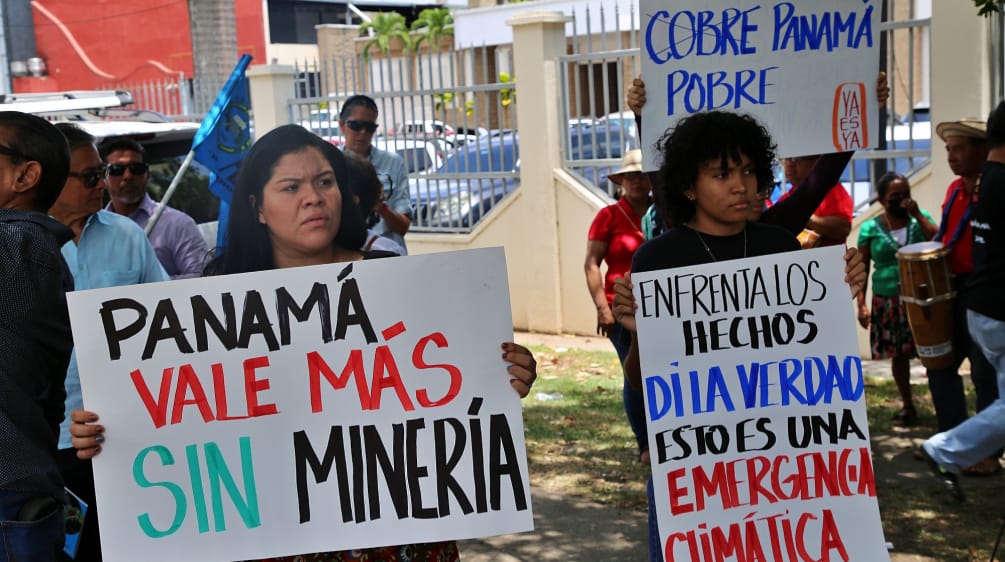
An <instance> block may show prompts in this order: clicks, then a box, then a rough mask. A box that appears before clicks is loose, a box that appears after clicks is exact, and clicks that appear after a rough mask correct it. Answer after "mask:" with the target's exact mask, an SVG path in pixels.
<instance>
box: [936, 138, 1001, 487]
mask: <svg viewBox="0 0 1005 562" xmlns="http://www.w3.org/2000/svg"><path fill="white" fill-rule="evenodd" d="M986 131H987V129H986V124H985V122H984V121H983V120H980V119H961V120H959V121H947V122H943V123H939V124H938V125H937V126H936V127H935V132H936V134H938V135H939V138H941V139H942V141H943V142H945V143H946V155H947V158H948V161H949V168H950V169H951V170H952V171H953V173H954V174H956V175H957V176H958V177H957V178H956V179H955V180H953V182H952V183H950V184H949V187H948V188H947V189H946V198H945V201H944V202H943V203H942V221H941V222H940V225H939V232H938V233H937V234H936V236H935V240H936V241H938V242H941V243H942V244H943V245H944V246H946V247H948V248H950V253H949V269H950V271H951V272H952V274H953V276H954V279H953V287H954V288H955V289H956V291H957V296H956V299H955V301H954V302H953V353H954V355H955V361H954V366H953V367H951V368H949V369H928V388H929V390H930V391H931V393H932V403H933V405H934V406H935V415H936V418H937V420H938V426H939V431H947V430H949V429H951V428H953V427H955V426H957V425H959V424H960V423H962V422H963V421H964V420H965V419H967V402H966V397H965V396H964V394H963V380H962V379H961V378H960V376H959V366H960V364H961V363H962V362H963V360H964V359H966V358H969V359H970V378H971V380H972V381H973V383H974V390H975V391H976V394H977V411H981V410H983V409H984V408H985V407H986V406H988V405H989V404H991V403H992V402H994V401H995V400H996V399H997V398H998V386H997V380H996V377H995V371H994V368H993V367H992V366H991V364H990V363H988V361H987V359H986V358H985V357H984V355H983V354H982V353H981V352H980V350H978V349H976V347H975V346H973V345H972V343H971V340H970V333H969V332H968V331H967V320H966V306H965V303H966V294H965V285H966V281H967V278H968V277H969V275H970V273H971V271H972V270H973V234H972V232H971V231H970V201H971V198H972V194H973V192H974V188H975V186H976V185H977V182H978V179H979V178H980V173H981V167H982V166H983V165H984V161H985V159H986V158H987V155H988V146H987V132H986ZM999 453H1000V452H999ZM998 456H999V455H994V456H993V458H987V459H984V460H982V461H980V462H978V463H977V464H975V465H974V466H971V467H967V468H965V469H963V473H964V474H970V475H977V476H980V475H988V474H994V473H995V472H998V471H999V470H1000V469H1001V466H1000V465H999V463H998V458H997V457H998Z"/></svg>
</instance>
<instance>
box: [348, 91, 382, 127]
mask: <svg viewBox="0 0 1005 562" xmlns="http://www.w3.org/2000/svg"><path fill="white" fill-rule="evenodd" d="M356 106H361V107H365V108H366V109H369V110H370V111H372V112H373V113H374V115H380V112H379V111H377V102H375V101H373V98H371V97H370V96H364V95H363V94H357V95H355V96H352V97H351V98H349V99H347V100H345V103H343V104H342V109H341V110H339V112H338V118H339V119H341V120H343V121H345V120H346V119H348V118H349V114H350V113H352V108H354V107H356Z"/></svg>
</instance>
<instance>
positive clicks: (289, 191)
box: [70, 125, 537, 562]
mask: <svg viewBox="0 0 1005 562" xmlns="http://www.w3.org/2000/svg"><path fill="white" fill-rule="evenodd" d="M308 217H310V218H311V219H312V220H310V221H305V220H304V219H306V218H308ZM229 220H230V223H229V226H228V229H227V238H228V243H227V244H226V245H225V248H226V251H225V252H224V253H223V255H221V256H218V257H216V258H214V260H213V261H212V262H211V263H210V264H209V265H208V266H207V272H208V273H209V274H214V275H217V274H233V273H248V272H252V271H264V270H272V269H284V268H288V267H299V266H308V265H322V264H329V263H345V262H353V261H358V260H364V259H373V258H380V257H387V256H389V255H391V254H389V253H387V252H373V251H366V252H364V251H360V250H359V249H358V248H359V247H360V246H361V245H362V244H363V241H364V240H365V228H364V226H363V223H362V219H361V217H360V216H359V211H358V210H357V209H356V206H355V204H354V203H353V200H352V192H351V191H350V189H349V178H348V174H347V170H346V165H345V158H344V156H343V155H342V153H341V152H339V150H338V149H336V148H335V147H334V146H332V145H331V144H329V143H328V142H327V141H324V140H322V139H321V138H320V137H318V136H317V135H315V134H313V133H311V132H309V131H307V130H306V129H303V128H302V127H300V126H297V125H285V126H282V127H279V128H276V129H273V130H272V131H270V132H268V133H266V134H265V135H264V136H262V137H261V138H260V139H258V141H256V142H255V144H254V145H253V146H252V147H251V150H250V151H249V152H248V156H247V158H246V159H245V160H244V163H243V165H242V166H241V171H240V172H239V173H238V177H237V184H236V186H235V190H234V198H233V207H232V208H231V212H230V219H229ZM230 240H234V241H237V240H240V241H241V243H240V244H231V243H230V242H229V241H230ZM502 351H503V360H505V361H506V362H508V363H509V364H510V365H509V367H508V376H509V377H510V384H511V385H512V386H513V389H514V390H515V391H516V392H517V393H518V394H519V395H520V396H521V397H524V396H526V395H527V393H528V392H530V387H531V385H532V384H533V383H534V379H536V378H537V366H536V362H535V361H534V357H533V356H532V355H531V353H530V351H528V350H527V349H526V348H525V347H523V346H520V345H517V344H515V343H512V342H505V343H503V344H502ZM71 421H72V423H71V426H70V433H71V435H73V446H74V447H75V448H76V449H77V455H78V456H79V457H80V458H84V459H86V458H92V457H94V455H96V454H98V453H100V451H101V443H102V442H103V441H104V428H103V427H101V426H100V425H96V422H97V421H98V416H97V415H96V414H95V413H93V412H88V411H86V410H76V411H74V412H73V413H72V415H71ZM360 559H363V560H381V561H384V562H399V561H400V562H406V561H415V562H419V561H425V560H436V561H442V562H449V561H456V560H458V559H459V558H458V554H457V545H456V544H455V543H454V541H445V542H439V543H430V544H414V545H407V547H401V546H396V547H381V548H369V549H363V550H354V551H346V552H329V553H319V554H307V555H299V556H287V557H282V558H276V559H269V560H275V561H285V562H293V561H295V560H296V561H300V560H324V561H326V562H329V561H333V562H342V561H344V562H349V561H353V560H360Z"/></svg>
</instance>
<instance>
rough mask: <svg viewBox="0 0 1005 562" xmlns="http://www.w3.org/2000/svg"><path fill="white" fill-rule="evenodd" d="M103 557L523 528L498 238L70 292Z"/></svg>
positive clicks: (365, 543) (233, 553)
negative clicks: (380, 256)
mask: <svg viewBox="0 0 1005 562" xmlns="http://www.w3.org/2000/svg"><path fill="white" fill-rule="evenodd" d="M69 305H70V315H71V320H72V324H73V333H74V342H75V345H76V348H77V357H78V361H79V365H80V373H81V383H82V390H83V393H84V403H85V405H86V407H87V408H88V409H90V410H93V411H95V412H97V413H99V415H100V416H101V423H102V424H104V425H105V427H106V434H107V443H106V444H105V446H104V448H103V451H102V453H101V454H100V455H99V456H98V457H97V458H96V459H95V461H94V472H95V488H96V492H97V499H98V501H97V506H98V511H99V513H100V516H101V539H102V541H101V542H102V550H103V553H104V558H105V560H107V561H110V562H115V561H119V560H122V561H125V560H130V561H133V560H146V559H149V556H150V553H151V552H156V553H157V556H156V558H157V559H158V560H200V561H214V560H218V561H223V560H241V559H250V558H260V557H266V556H277V555H284V554H297V553H303V552H314V551H329V550H340V549H349V548H362V547H369V546H381V545H388V544H408V543H413V542H429V541H435V540H443V539H452V538H470V537H477V536H486V535H495V534H501V533H511V532H519V531H526V530H530V529H532V528H533V521H532V515H531V509H530V494H529V485H528V479H527V462H526V453H525V447H524V440H523V424H522V418H521V412H520V403H519V402H520V401H519V397H518V396H517V394H516V392H514V391H513V389H512V388H511V386H510V384H509V378H510V377H509V375H508V373H507V371H506V368H507V364H506V363H505V362H504V361H503V360H502V358H501V356H502V351H501V349H500V344H501V343H502V342H503V341H507V340H511V339H512V335H513V332H512V323H511V319H510V305H509V296H508V290H507V284H506V267H505V258H504V256H503V252H502V250H501V249H490V250H477V251H467V252H455V253H448V254H434V255H428V256H413V257H408V258H395V259H385V260H372V261H363V262H354V263H351V264H334V265H329V266H319V267H313V268H298V269H287V270H274V271H267V272H260V273H253V274H245V275H236V276H224V277H211V278H205V279H196V280H188V281H175V282H170V283H159V284H152V285H138V286H133V287H117V288H115V289H108V290H96V291H85V292H81V293H73V294H71V295H69Z"/></svg>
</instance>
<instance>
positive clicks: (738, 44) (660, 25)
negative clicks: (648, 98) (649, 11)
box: [645, 6, 761, 64]
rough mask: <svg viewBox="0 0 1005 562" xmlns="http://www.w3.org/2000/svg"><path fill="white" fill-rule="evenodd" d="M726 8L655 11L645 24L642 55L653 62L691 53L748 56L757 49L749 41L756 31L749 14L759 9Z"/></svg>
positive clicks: (660, 62) (667, 60)
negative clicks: (647, 56) (644, 49)
mask: <svg viewBox="0 0 1005 562" xmlns="http://www.w3.org/2000/svg"><path fill="white" fill-rule="evenodd" d="M760 9H761V7H760V6H754V7H753V8H749V9H747V10H742V11H741V10H739V9H737V8H726V9H724V10H722V11H721V12H715V11H712V10H701V11H699V12H697V13H695V12H690V11H687V10H682V11H679V12H674V13H673V14H672V15H671V14H670V12H668V11H666V10H659V11H657V12H656V13H655V14H653V16H652V17H651V18H650V19H649V23H648V24H646V34H645V44H646V54H648V55H649V59H650V60H652V61H653V62H655V63H656V64H663V63H666V62H669V61H671V60H681V59H683V58H685V57H689V56H691V55H697V56H724V55H732V56H738V55H751V54H754V53H756V52H757V48H756V47H755V46H754V45H753V42H752V41H751V40H750V37H751V35H752V34H754V33H756V32H757V25H756V24H754V23H752V22H751V14H752V13H753V12H756V11H757V10H760Z"/></svg>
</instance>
